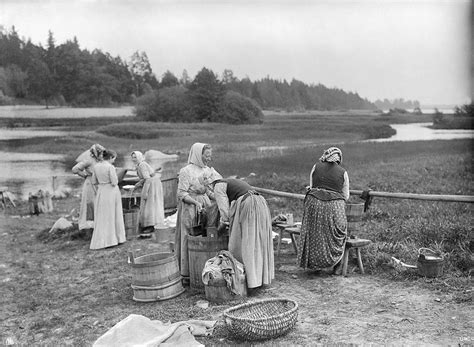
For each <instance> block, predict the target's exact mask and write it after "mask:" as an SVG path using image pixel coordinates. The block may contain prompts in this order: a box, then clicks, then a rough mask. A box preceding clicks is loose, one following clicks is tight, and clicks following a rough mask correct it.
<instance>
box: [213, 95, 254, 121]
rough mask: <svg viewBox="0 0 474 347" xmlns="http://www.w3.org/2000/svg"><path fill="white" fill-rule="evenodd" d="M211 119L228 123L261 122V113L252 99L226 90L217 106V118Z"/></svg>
mask: <svg viewBox="0 0 474 347" xmlns="http://www.w3.org/2000/svg"><path fill="white" fill-rule="evenodd" d="M211 121H214V122H221V123H230V124H256V123H263V113H262V110H261V109H260V107H259V106H258V104H257V103H256V102H255V101H254V100H252V99H250V98H247V97H245V96H243V95H241V94H239V93H237V92H234V91H228V92H227V93H226V94H225V96H224V99H223V100H222V102H221V104H220V106H219V114H218V118H215V119H211Z"/></svg>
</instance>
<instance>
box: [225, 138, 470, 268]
mask: <svg viewBox="0 0 474 347" xmlns="http://www.w3.org/2000/svg"><path fill="white" fill-rule="evenodd" d="M334 145H337V146H339V147H340V148H341V150H342V152H343V154H344V162H343V166H344V167H345V168H346V169H347V171H348V173H349V177H350V185H351V189H356V190H367V189H372V190H375V191H384V192H404V193H419V194H448V195H455V194H458V195H474V186H473V184H472V182H473V180H472V178H473V177H472V152H471V148H472V141H471V140H453V141H419V142H393V143H351V144H338V143H334ZM325 148H326V146H325V145H316V146H314V147H311V148H299V149H298V150H288V151H287V152H286V153H284V154H282V155H279V156H277V157H266V158H254V159H251V160H247V159H246V158H245V157H241V158H240V159H239V158H235V157H234V158H232V159H229V160H226V159H224V158H223V160H222V161H219V163H216V168H218V170H219V171H220V172H221V173H224V175H226V174H237V175H239V176H242V177H246V176H248V175H249V173H250V172H253V173H255V174H256V176H255V177H252V178H250V179H249V181H250V182H251V184H253V185H254V186H258V187H263V188H269V189H275V190H280V191H286V192H294V193H300V194H304V192H305V186H306V185H308V184H309V173H310V170H311V167H312V166H313V164H314V163H315V162H316V161H317V160H318V158H319V156H320V155H321V153H322V151H323V150H324V149H325ZM217 164H219V165H217ZM267 200H268V202H269V206H270V210H271V211H272V212H273V213H279V212H285V211H286V212H292V213H293V214H294V215H295V218H297V219H299V220H301V218H302V211H303V203H302V201H301V200H295V199H287V198H278V197H272V196H268V197H267ZM472 215H473V209H472V206H471V204H469V203H453V202H435V201H421V200H403V199H387V198H375V199H374V200H373V201H372V204H371V207H370V209H369V211H368V213H367V214H366V215H365V217H364V221H363V223H361V226H360V230H358V232H357V234H358V235H357V236H360V237H367V238H369V239H371V240H372V241H373V242H374V243H373V245H372V246H371V247H369V248H368V249H367V250H364V252H365V256H366V258H367V267H368V269H369V270H370V271H374V272H377V271H379V272H380V271H385V270H384V267H383V266H382V267H381V266H380V265H381V264H387V263H389V262H390V257H391V256H395V257H397V258H398V259H403V260H404V261H406V262H409V263H410V262H411V263H412V264H416V258H417V255H418V253H417V251H418V249H419V248H421V247H429V248H437V249H439V250H440V251H442V252H443V253H444V254H445V258H446V271H448V272H450V271H451V272H456V271H463V272H464V273H465V274H469V271H470V270H471V269H472V268H473V266H474V263H473V259H472V249H470V248H469V247H470V246H469V245H470V243H472V240H473V228H472Z"/></svg>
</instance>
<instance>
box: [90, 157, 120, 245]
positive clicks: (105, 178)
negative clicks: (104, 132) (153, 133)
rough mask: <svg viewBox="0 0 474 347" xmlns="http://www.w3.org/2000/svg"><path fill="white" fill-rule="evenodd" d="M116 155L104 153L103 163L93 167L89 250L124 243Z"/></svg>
mask: <svg viewBox="0 0 474 347" xmlns="http://www.w3.org/2000/svg"><path fill="white" fill-rule="evenodd" d="M116 157H117V154H116V153H115V152H114V151H109V150H106V151H105V152H104V161H103V162H101V163H98V164H97V165H95V167H94V171H93V175H92V183H93V184H96V185H97V186H98V189H97V196H96V200H95V206H94V215H95V220H94V232H93V233H92V240H91V244H90V249H101V248H106V247H111V246H116V245H118V244H121V243H124V242H125V241H126V236H125V224H124V221H123V211H122V196H121V194H120V190H119V188H118V178H117V172H116V170H115V167H114V166H113V163H114V161H115V158H116Z"/></svg>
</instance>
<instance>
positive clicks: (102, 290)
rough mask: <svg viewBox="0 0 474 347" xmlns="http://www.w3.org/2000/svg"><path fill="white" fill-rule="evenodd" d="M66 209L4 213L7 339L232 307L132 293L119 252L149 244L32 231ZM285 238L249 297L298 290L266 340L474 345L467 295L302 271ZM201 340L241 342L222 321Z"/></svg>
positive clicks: (53, 336) (66, 335)
mask: <svg viewBox="0 0 474 347" xmlns="http://www.w3.org/2000/svg"><path fill="white" fill-rule="evenodd" d="M69 210H70V205H68V204H65V205H64V206H63V207H61V208H60V209H59V211H57V212H56V213H55V214H53V215H49V216H48V215H44V216H40V217H31V218H24V219H22V218H14V217H12V216H11V215H9V214H0V244H1V246H0V251H1V252H0V274H1V292H2V295H1V298H0V304H1V306H2V310H1V315H0V318H1V319H0V320H1V322H2V323H1V326H0V338H1V339H2V340H1V342H2V343H3V344H7V343H9V342H16V343H21V344H24V345H25V344H26V345H37V344H48V345H51V344H53V345H58V344H59V345H75V346H77V345H91V344H92V343H93V342H94V341H95V340H96V339H97V338H98V337H99V336H101V335H102V334H103V333H105V332H106V331H107V330H108V329H110V328H111V327H112V326H113V325H115V324H116V323H117V322H119V321H120V320H122V319H124V318H125V317H127V316H128V315H129V314H131V313H135V314H142V315H144V316H147V317H149V318H151V319H160V320H172V321H176V320H184V319H190V318H193V319H210V318H212V319H216V320H220V318H221V317H222V311H223V310H224V309H225V308H227V307H229V305H227V306H226V305H221V306H218V305H211V306H210V308H209V309H207V310H202V309H197V308H196V307H194V304H195V302H196V301H198V300H202V299H204V295H203V294H196V293H192V292H190V291H189V290H188V291H187V292H186V293H185V294H183V295H181V296H179V297H177V298H176V299H175V300H168V301H164V302H159V303H150V304H139V303H136V302H134V301H133V300H132V299H131V298H132V290H131V288H130V277H131V275H130V271H129V268H128V265H127V263H126V261H124V260H125V259H127V252H128V250H130V249H137V248H141V249H144V248H146V247H150V249H151V248H153V247H152V246H154V245H153V244H150V243H146V241H132V242H128V243H127V244H126V245H124V246H121V247H116V248H112V249H110V250H105V251H101V252H91V251H90V250H89V249H88V244H89V243H88V242H87V241H82V240H73V241H67V242H59V241H58V242H52V243H43V242H41V241H38V240H37V239H36V235H37V234H38V232H39V231H40V230H42V229H44V228H46V227H48V226H51V225H52V224H53V222H54V221H55V220H56V219H57V217H58V216H59V215H62V214H64V213H65V212H67V211H69ZM285 246H286V247H285V248H283V250H282V251H283V252H282V256H281V257H280V258H277V273H276V280H275V281H274V284H272V286H271V287H269V288H266V289H263V290H260V291H258V292H257V293H256V295H255V296H254V297H252V298H249V300H254V299H259V298H267V297H287V298H292V299H295V300H296V301H297V302H298V305H299V318H298V323H297V325H296V328H295V329H294V330H293V331H291V332H290V333H289V334H288V335H286V336H283V337H280V338H277V339H274V340H270V341H268V342H264V343H262V344H263V345H272V344H280V345H305V346H306V345H314V344H317V343H322V344H329V343H331V344H332V343H355V344H368V343H373V344H377V345H378V344H387V343H396V344H412V345H419V344H443V345H446V344H455V345H457V344H474V333H473V331H474V313H473V312H474V311H473V307H472V300H471V301H468V302H462V303H458V302H456V301H455V300H454V299H453V296H452V293H441V292H436V291H434V290H431V289H429V288H425V287H420V286H419V285H417V284H416V283H413V282H409V281H407V282H396V281H392V280H390V279H388V278H382V277H380V276H373V275H363V276H362V275H359V274H356V273H352V274H350V275H349V276H348V277H346V278H344V277H340V276H330V275H326V274H316V273H312V272H304V271H302V270H300V269H298V268H297V267H296V266H294V265H293V261H294V254H293V253H292V248H291V245H285ZM155 249H156V247H155ZM177 307H178V308H180V309H178V310H177ZM177 311H179V313H178V314H176V313H174V315H173V316H171V314H172V313H171V312H177ZM219 324H221V322H220V323H219ZM200 341H201V342H203V343H205V344H206V345H215V346H218V345H229V344H234V343H236V342H237V341H235V340H232V338H231V337H230V336H228V335H227V333H226V331H225V329H224V328H223V327H222V326H221V325H220V326H219V327H218V328H217V329H216V331H215V334H214V336H212V337H209V338H205V339H200Z"/></svg>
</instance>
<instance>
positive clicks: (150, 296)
mask: <svg viewBox="0 0 474 347" xmlns="http://www.w3.org/2000/svg"><path fill="white" fill-rule="evenodd" d="M132 288H133V300H135V301H139V302H152V301H163V300H168V299H172V298H174V297H176V296H178V295H180V294H182V293H183V292H184V288H183V284H182V283H181V278H176V279H174V280H173V281H171V282H169V283H166V284H163V285H161V286H154V287H144V286H136V285H134V284H132Z"/></svg>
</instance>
